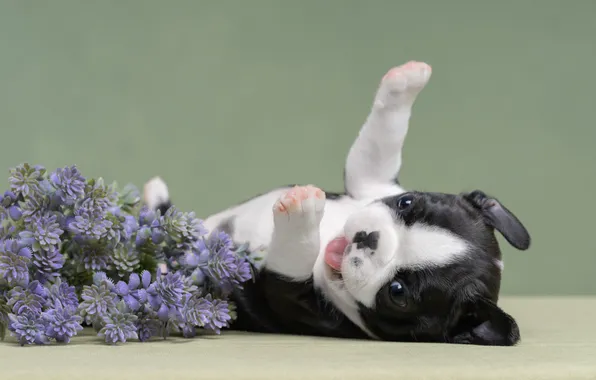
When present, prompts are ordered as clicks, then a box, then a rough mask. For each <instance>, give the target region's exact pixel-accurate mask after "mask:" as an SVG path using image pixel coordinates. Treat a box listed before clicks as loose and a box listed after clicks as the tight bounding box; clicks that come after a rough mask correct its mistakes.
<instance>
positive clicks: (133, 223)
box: [122, 215, 139, 240]
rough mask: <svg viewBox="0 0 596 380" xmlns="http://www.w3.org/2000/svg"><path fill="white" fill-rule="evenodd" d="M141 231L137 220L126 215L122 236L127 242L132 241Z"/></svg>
mask: <svg viewBox="0 0 596 380" xmlns="http://www.w3.org/2000/svg"><path fill="white" fill-rule="evenodd" d="M138 229H139V224H138V223H137V220H136V219H135V217H134V216H132V215H126V216H125V217H124V222H123V223H122V236H123V237H124V239H125V240H130V238H131V237H132V235H133V234H134V233H135V232H137V231H138Z"/></svg>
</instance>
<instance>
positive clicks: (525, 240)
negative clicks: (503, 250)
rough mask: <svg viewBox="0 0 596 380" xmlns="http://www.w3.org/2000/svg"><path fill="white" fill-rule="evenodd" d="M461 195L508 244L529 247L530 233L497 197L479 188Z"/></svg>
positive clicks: (520, 247)
mask: <svg viewBox="0 0 596 380" xmlns="http://www.w3.org/2000/svg"><path fill="white" fill-rule="evenodd" d="M463 197H464V199H465V200H467V201H468V202H469V203H471V204H472V206H474V207H476V208H477V209H479V210H480V212H481V213H482V215H483V216H484V220H485V223H486V224H488V225H489V226H492V227H493V228H495V229H496V230H497V231H499V232H500V233H501V234H502V235H503V237H504V238H505V239H506V240H507V241H508V242H509V244H511V245H512V246H514V247H515V248H517V249H519V250H521V251H525V250H526V249H528V248H529V247H530V234H529V233H528V231H527V230H526V228H525V227H524V225H523V224H522V223H521V222H520V221H519V219H517V217H516V216H515V215H513V213H512V212H511V211H509V210H508V209H507V208H506V207H505V206H503V204H501V202H499V201H498V200H497V199H495V198H492V197H489V196H487V195H486V194H485V193H483V192H482V191H480V190H475V191H472V192H471V193H468V194H464V195H463Z"/></svg>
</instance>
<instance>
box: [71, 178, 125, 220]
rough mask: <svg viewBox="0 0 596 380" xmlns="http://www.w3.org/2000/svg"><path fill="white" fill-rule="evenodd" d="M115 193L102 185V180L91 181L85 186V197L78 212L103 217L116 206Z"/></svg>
mask: <svg viewBox="0 0 596 380" xmlns="http://www.w3.org/2000/svg"><path fill="white" fill-rule="evenodd" d="M116 199H117V195H116V193H115V192H114V191H113V190H112V189H110V188H108V187H107V186H105V185H104V183H103V179H101V178H98V179H97V180H95V179H92V180H90V181H89V183H88V184H87V185H86V188H85V195H84V198H83V200H82V201H80V205H79V207H78V210H80V211H82V212H84V213H86V214H89V215H97V216H105V214H106V213H107V211H108V210H109V209H110V208H112V207H114V206H115V205H116Z"/></svg>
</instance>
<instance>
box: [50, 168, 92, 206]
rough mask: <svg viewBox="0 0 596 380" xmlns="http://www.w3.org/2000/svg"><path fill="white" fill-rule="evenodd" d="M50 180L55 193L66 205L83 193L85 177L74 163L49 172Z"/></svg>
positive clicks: (73, 201) (72, 202)
mask: <svg viewBox="0 0 596 380" xmlns="http://www.w3.org/2000/svg"><path fill="white" fill-rule="evenodd" d="M50 181H51V182H52V185H54V187H55V188H56V195H57V196H59V197H60V199H61V200H62V202H64V204H66V205H72V204H74V203H75V202H76V201H77V200H78V199H79V198H81V197H82V196H83V195H84V194H85V178H83V176H82V175H81V173H80V172H79V169H77V167H76V165H75V166H71V167H65V168H63V169H62V168H59V169H57V170H56V171H55V172H54V173H52V174H50Z"/></svg>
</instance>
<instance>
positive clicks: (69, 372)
mask: <svg viewBox="0 0 596 380" xmlns="http://www.w3.org/2000/svg"><path fill="white" fill-rule="evenodd" d="M501 305H502V307H504V308H505V309H506V310H507V311H508V312H510V313H511V314H513V315H514V316H515V317H516V318H517V320H518V322H519V323H520V327H521V331H522V337H523V342H522V343H521V344H520V345H519V346H517V347H507V348H501V347H477V346H456V345H444V344H443V345H431V344H400V343H387V342H381V343H379V342H363V341H349V340H335V339H321V338H310V337H293V336H273V335H252V334H239V333H231V332H229V333H225V334H224V335H222V336H218V337H204V338H196V339H191V340H186V339H180V338H178V339H169V340H166V341H155V342H151V343H137V342H129V343H126V344H125V345H122V346H117V347H112V346H107V345H105V344H103V343H102V341H101V340H100V339H99V338H96V337H94V336H89V335H87V336H84V337H77V338H76V339H75V340H74V341H73V342H72V343H71V344H70V345H67V346H52V347H24V348H21V347H19V346H16V345H14V344H12V343H10V342H5V343H0V363H1V365H0V379H2V380H8V379H38V378H39V379H46V380H50V379H60V380H65V379H130V380H133V379H143V380H149V379H160V380H164V379H249V378H251V379H276V380H282V379H358V380H365V379H442V380H445V379H475V380H479V379H504V378H508V379H596V328H594V321H595V320H596V298H507V299H503V300H502V304H501Z"/></svg>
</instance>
